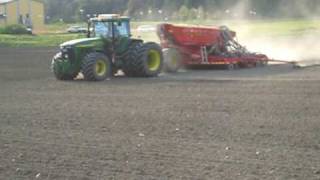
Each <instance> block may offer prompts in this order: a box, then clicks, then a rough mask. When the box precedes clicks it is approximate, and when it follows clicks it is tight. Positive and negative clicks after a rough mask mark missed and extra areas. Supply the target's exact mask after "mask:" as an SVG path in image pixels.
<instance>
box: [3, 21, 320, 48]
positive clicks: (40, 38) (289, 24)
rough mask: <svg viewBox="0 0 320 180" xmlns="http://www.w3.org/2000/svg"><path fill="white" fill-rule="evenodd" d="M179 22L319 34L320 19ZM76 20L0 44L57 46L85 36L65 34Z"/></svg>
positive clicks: (267, 33)
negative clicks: (41, 32)
mask: <svg viewBox="0 0 320 180" xmlns="http://www.w3.org/2000/svg"><path fill="white" fill-rule="evenodd" d="M158 23H160V22H148V21H146V22H132V29H136V28H137V27H138V26H139V25H145V24H147V25H157V24H158ZM170 23H176V24H193V25H207V26H221V25H227V26H229V27H230V28H231V29H232V30H234V31H236V32H237V33H238V35H240V36H241V34H244V33H246V34H250V35H252V36H254V37H261V36H262V37H275V38H278V37H287V36H290V37H299V36H301V35H304V34H306V33H316V34H320V20H255V21H244V20H227V21H212V20H204V21H198V20H194V21H186V22H181V21H180V22H179V21H177V22H170ZM71 25H73V24H64V23H56V24H51V25H48V26H47V28H46V31H45V32H44V33H45V34H39V35H36V36H29V35H3V34H2V35H1V34H0V46H10V47H56V46H58V45H59V44H61V43H62V42H65V41H68V40H72V39H77V38H81V37H84V35H77V34H65V33H63V32H65V30H66V29H67V27H68V26H71ZM133 37H135V38H137V37H138V38H142V39H144V40H145V41H155V42H158V41H159V39H158V37H157V35H156V33H154V32H151V33H138V32H136V31H134V30H133Z"/></svg>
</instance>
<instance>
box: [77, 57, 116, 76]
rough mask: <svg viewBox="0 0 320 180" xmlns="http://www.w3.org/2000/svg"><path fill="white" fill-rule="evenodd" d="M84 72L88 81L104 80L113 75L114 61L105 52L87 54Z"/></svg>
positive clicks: (83, 63)
mask: <svg viewBox="0 0 320 180" xmlns="http://www.w3.org/2000/svg"><path fill="white" fill-rule="evenodd" d="M81 69H82V74H83V76H84V79H85V80H87V81H103V80H105V79H107V78H109V77H110V76H111V75H112V62H111V60H110V58H108V57H107V56H106V55H104V54H103V53H99V52H93V53H89V54H88V55H86V56H85V57H84V59H83V62H82V66H81Z"/></svg>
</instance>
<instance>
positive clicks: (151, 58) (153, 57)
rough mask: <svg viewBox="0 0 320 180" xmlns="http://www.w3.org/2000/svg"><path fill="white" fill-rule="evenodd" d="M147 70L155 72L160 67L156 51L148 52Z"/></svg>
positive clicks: (159, 58) (158, 54)
mask: <svg viewBox="0 0 320 180" xmlns="http://www.w3.org/2000/svg"><path fill="white" fill-rule="evenodd" d="M147 65H148V69H149V70H150V71H157V70H158V69H159V67H160V65H161V55H160V53H159V52H158V51H156V50H150V51H149V53H148V62H147Z"/></svg>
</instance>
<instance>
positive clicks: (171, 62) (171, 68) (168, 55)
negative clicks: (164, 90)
mask: <svg viewBox="0 0 320 180" xmlns="http://www.w3.org/2000/svg"><path fill="white" fill-rule="evenodd" d="M162 52H163V61H164V65H163V69H164V71H165V72H169V73H176V72H177V71H178V70H179V68H180V67H181V55H180V53H179V52H178V51H177V50H176V49H174V48H168V49H163V50H162Z"/></svg>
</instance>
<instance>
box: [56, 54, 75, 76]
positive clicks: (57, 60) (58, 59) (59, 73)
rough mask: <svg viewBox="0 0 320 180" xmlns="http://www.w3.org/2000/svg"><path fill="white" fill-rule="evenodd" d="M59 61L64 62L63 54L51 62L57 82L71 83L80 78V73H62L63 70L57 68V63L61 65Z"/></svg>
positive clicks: (57, 55)
mask: <svg viewBox="0 0 320 180" xmlns="http://www.w3.org/2000/svg"><path fill="white" fill-rule="evenodd" d="M59 61H62V58H61V53H57V54H56V55H55V56H54V57H53V58H52V62H51V69H52V72H53V74H54V76H55V77H56V79H57V80H61V81H70V80H73V79H74V78H76V77H77V76H78V74H79V72H72V73H71V74H67V73H63V72H61V70H60V69H59V68H58V67H57V63H59Z"/></svg>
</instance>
